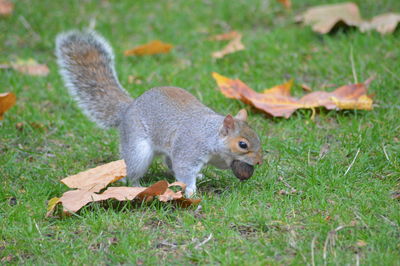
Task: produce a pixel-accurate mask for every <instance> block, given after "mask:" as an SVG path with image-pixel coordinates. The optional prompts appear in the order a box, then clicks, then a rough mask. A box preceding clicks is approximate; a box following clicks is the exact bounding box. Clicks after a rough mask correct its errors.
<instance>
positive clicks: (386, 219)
mask: <svg viewBox="0 0 400 266" xmlns="http://www.w3.org/2000/svg"><path fill="white" fill-rule="evenodd" d="M379 216H380V217H382V219H383V220H385V221H386V222H387V223H388V224H390V225H391V226H393V227H399V225H398V224H396V223H395V222H392V221H390V220H389V219H388V218H387V217H385V216H383V215H379Z"/></svg>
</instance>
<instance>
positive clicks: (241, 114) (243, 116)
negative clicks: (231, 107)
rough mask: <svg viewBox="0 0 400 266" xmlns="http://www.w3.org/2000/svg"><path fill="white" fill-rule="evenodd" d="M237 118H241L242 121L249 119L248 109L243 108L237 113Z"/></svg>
mask: <svg viewBox="0 0 400 266" xmlns="http://www.w3.org/2000/svg"><path fill="white" fill-rule="evenodd" d="M235 118H236V119H239V120H241V121H247V111H246V109H241V110H240V111H239V112H238V113H237V115H236V116H235Z"/></svg>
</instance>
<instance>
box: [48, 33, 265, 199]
mask: <svg viewBox="0 0 400 266" xmlns="http://www.w3.org/2000/svg"><path fill="white" fill-rule="evenodd" d="M56 56H57V62H58V65H59V70H60V71H59V72H60V74H61V76H62V78H63V80H64V83H65V85H66V87H67V88H68V89H69V92H70V94H71V95H72V97H73V98H74V99H75V100H76V101H77V103H78V105H79V107H80V108H81V109H82V110H83V112H84V113H85V114H86V115H87V116H88V117H89V118H90V119H91V120H93V121H94V122H96V123H97V124H98V125H99V126H101V127H103V128H111V127H115V128H118V130H119V133H120V150H121V154H122V157H123V159H124V160H125V163H126V167H127V178H128V180H130V181H131V182H132V183H133V184H134V185H139V186H140V183H139V180H140V178H141V177H142V176H143V175H144V174H145V173H146V172H147V169H148V168H149V166H150V164H151V162H152V160H153V157H154V156H156V155H164V156H165V163H166V165H167V167H168V168H169V170H170V171H171V173H172V174H173V175H174V176H175V178H176V179H177V180H178V181H181V182H183V183H185V184H186V192H185V194H186V196H188V197H190V196H192V195H193V194H194V193H195V192H196V178H197V177H198V176H199V172H200V170H201V169H202V167H203V166H204V165H206V164H211V165H214V166H216V167H218V168H221V169H229V168H230V167H231V166H232V163H233V162H234V161H240V162H243V163H245V164H247V165H250V166H251V167H252V166H254V165H257V164H261V163H262V153H261V143H260V139H259V137H258V135H257V134H256V132H255V131H254V130H253V129H252V128H251V127H250V126H249V125H248V124H247V122H246V120H247V112H246V110H245V109H242V110H240V111H239V112H238V114H237V115H236V116H232V115H230V114H228V115H226V116H223V115H220V114H218V113H216V112H214V111H213V110H211V109H210V108H208V107H207V106H205V105H203V104H202V103H201V102H200V101H199V100H197V98H195V97H194V96H193V95H192V94H190V93H189V92H187V91H186V90H184V89H181V88H177V87H156V88H152V89H150V90H147V91H146V92H144V93H143V94H142V95H141V96H139V97H137V98H135V99H133V98H131V97H130V96H129V94H128V93H127V91H126V90H125V89H124V88H122V86H121V84H120V82H119V81H118V78H117V75H116V71H115V68H114V53H113V51H112V48H111V46H110V45H109V44H108V42H107V41H106V40H105V39H104V38H103V37H102V36H100V35H99V34H98V33H96V32H95V31H93V30H84V31H77V30H73V31H69V32H65V33H61V34H59V35H58V36H57V38H56Z"/></svg>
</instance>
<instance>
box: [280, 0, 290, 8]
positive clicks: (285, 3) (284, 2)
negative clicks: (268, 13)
mask: <svg viewBox="0 0 400 266" xmlns="http://www.w3.org/2000/svg"><path fill="white" fill-rule="evenodd" d="M278 2H279V3H281V4H282V5H283V6H284V7H285V8H286V9H291V8H292V1H291V0H278Z"/></svg>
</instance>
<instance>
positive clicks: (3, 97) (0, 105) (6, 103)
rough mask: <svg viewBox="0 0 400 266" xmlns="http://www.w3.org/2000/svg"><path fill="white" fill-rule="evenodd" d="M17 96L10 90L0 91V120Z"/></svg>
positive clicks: (13, 103)
mask: <svg viewBox="0 0 400 266" xmlns="http://www.w3.org/2000/svg"><path fill="white" fill-rule="evenodd" d="M16 100H17V97H16V96H15V94H14V93H12V92H6V93H0V120H2V119H3V115H4V113H5V112H6V111H7V110H8V109H10V108H11V107H13V106H14V105H15V102H16Z"/></svg>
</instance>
